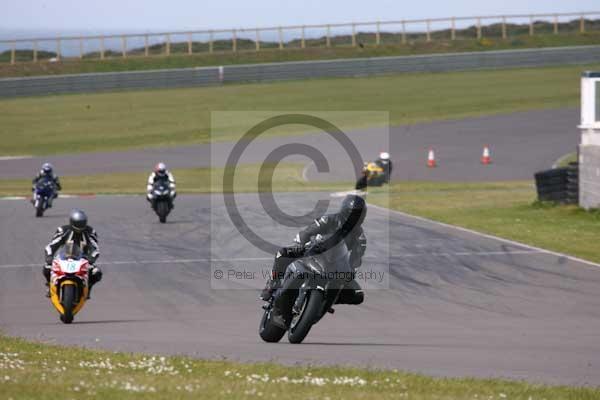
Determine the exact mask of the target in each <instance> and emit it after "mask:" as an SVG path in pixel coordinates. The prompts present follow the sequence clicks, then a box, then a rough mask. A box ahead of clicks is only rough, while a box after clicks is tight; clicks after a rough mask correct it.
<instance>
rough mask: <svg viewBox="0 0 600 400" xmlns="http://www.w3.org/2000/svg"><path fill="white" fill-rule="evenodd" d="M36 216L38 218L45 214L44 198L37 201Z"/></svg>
mask: <svg viewBox="0 0 600 400" xmlns="http://www.w3.org/2000/svg"><path fill="white" fill-rule="evenodd" d="M35 216H36V217H38V218H39V217H42V216H44V202H43V201H42V200H37V201H36V202H35Z"/></svg>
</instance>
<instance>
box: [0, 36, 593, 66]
mask: <svg viewBox="0 0 600 400" xmlns="http://www.w3.org/2000/svg"><path fill="white" fill-rule="evenodd" d="M526 29H527V28H525V30H526ZM536 29H537V30H538V31H539V27H538V28H536ZM496 33H497V34H500V32H496ZM467 35H468V36H470V37H464V36H463V37H461V39H460V40H448V37H449V32H441V33H440V35H436V34H435V33H434V34H433V35H432V36H433V39H434V40H432V41H430V42H427V41H425V40H423V39H424V38H423V37H421V40H413V39H411V40H409V41H407V43H406V44H403V43H402V42H401V36H400V35H389V34H385V35H384V37H383V44H382V45H380V46H375V44H374V43H366V42H364V41H363V40H361V39H366V38H361V37H359V38H358V39H359V41H360V42H361V44H362V46H358V47H351V46H349V45H348V44H349V43H350V38H349V37H346V38H345V43H344V38H342V37H339V38H338V39H339V40H337V41H336V38H335V37H334V38H332V47H330V48H326V47H325V43H323V42H322V41H320V42H318V43H314V44H313V45H315V46H319V47H310V46H311V44H310V43H307V46H309V47H307V48H306V49H301V48H286V49H283V50H279V49H277V48H271V49H268V48H266V46H265V45H266V43H263V44H262V46H261V47H262V50H261V51H260V52H256V51H254V43H248V45H249V49H247V50H245V51H244V50H241V51H238V52H233V51H231V48H229V49H223V50H225V51H216V52H215V53H213V54H210V53H208V51H207V50H208V49H207V48H206V47H207V46H201V44H200V43H195V44H194V51H195V52H196V54H193V55H187V54H185V53H187V43H172V44H171V55H170V56H168V57H166V56H164V55H159V54H155V55H154V56H151V57H140V54H139V52H138V54H137V55H136V54H129V55H128V57H127V58H121V54H120V53H114V52H113V53H110V54H107V57H109V58H107V59H105V60H99V59H98V58H99V54H98V53H96V54H94V56H95V57H96V59H86V58H85V57H84V59H82V60H80V59H79V58H71V59H68V58H67V59H63V61H61V62H47V61H41V62H37V63H32V62H30V61H31V60H32V58H33V54H32V52H31V51H27V50H19V51H17V53H16V56H17V61H18V62H17V63H15V64H14V65H11V64H10V51H5V52H4V53H1V54H0V77H16V76H33V75H58V74H79V73H97V72H117V71H139V70H149V69H165V68H189V67H201V66H213V65H230V64H250V63H253V64H254V63H268V62H284V61H307V60H327V59H337V58H363V57H386V56H402V55H416V54H435V53H450V52H468V51H489V50H513V49H514V50H516V49H526V48H538V47H557V46H581V45H593V44H598V43H600V32H598V31H591V32H586V33H584V34H580V33H578V32H572V33H564V34H560V35H554V34H551V33H550V32H547V33H538V34H537V35H536V36H529V35H528V34H521V35H511V37H510V38H508V39H506V40H503V39H501V38H499V37H495V38H494V37H486V38H483V39H480V40H478V39H474V38H473V37H474V36H475V32H469V33H467ZM359 36H361V35H359ZM309 42H310V40H309ZM338 42H340V43H338ZM223 44H225V43H223ZM228 44H229V43H228ZM240 44H241V43H240ZM273 44H274V43H271V45H273ZM296 45H297V46H298V44H296ZM198 47H203V48H202V49H198ZM154 50H155V51H153V53H155V52H159V53H160V52H162V53H163V54H164V46H162V47H159V48H156V49H154ZM227 50H229V51H227ZM249 50H250V51H249ZM199 51H203V53H199ZM55 56H56V54H53V53H52V52H47V53H42V52H38V59H42V58H50V57H55Z"/></svg>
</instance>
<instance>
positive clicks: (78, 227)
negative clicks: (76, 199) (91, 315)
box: [43, 210, 102, 293]
mask: <svg viewBox="0 0 600 400" xmlns="http://www.w3.org/2000/svg"><path fill="white" fill-rule="evenodd" d="M67 243H72V244H74V245H76V246H78V247H79V248H80V249H81V251H82V252H83V256H84V257H85V258H86V259H87V260H88V261H89V263H90V267H89V269H88V272H89V285H90V287H89V293H91V290H92V286H94V284H96V283H98V282H100V280H101V279H102V271H101V270H100V268H98V267H97V266H96V265H95V263H96V261H97V260H98V257H99V256H100V249H99V247H98V235H97V234H96V231H95V230H94V228H92V227H91V226H89V225H88V224H87V216H86V215H85V213H84V212H83V211H81V210H73V211H71V215H70V216H69V224H68V225H63V226H59V227H58V228H57V229H56V232H55V233H54V236H52V240H50V243H48V245H47V246H46V249H45V256H46V265H45V266H44V270H43V272H44V277H45V278H46V284H47V285H48V284H49V283H50V272H51V270H52V261H53V259H54V255H55V254H56V252H57V251H58V250H59V249H60V248H61V247H62V246H64V245H65V244H67Z"/></svg>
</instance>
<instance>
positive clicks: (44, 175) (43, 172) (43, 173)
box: [31, 163, 62, 208]
mask: <svg viewBox="0 0 600 400" xmlns="http://www.w3.org/2000/svg"><path fill="white" fill-rule="evenodd" d="M44 179H48V180H50V181H51V182H52V183H54V187H55V189H56V191H55V192H54V197H52V198H50V199H48V208H52V201H53V200H54V199H55V198H57V197H58V191H59V190H62V186H60V180H59V179H58V176H57V175H55V174H54V171H53V168H52V164H50V163H44V165H42V169H40V172H38V174H37V175H36V176H35V178H33V180H32V181H31V183H32V186H31V191H32V192H34V191H35V185H36V184H37V183H38V182H39V181H41V180H44ZM32 202H33V199H32Z"/></svg>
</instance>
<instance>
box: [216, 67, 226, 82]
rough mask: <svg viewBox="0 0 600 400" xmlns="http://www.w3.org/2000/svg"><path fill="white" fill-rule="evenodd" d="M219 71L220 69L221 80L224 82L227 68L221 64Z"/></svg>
mask: <svg viewBox="0 0 600 400" xmlns="http://www.w3.org/2000/svg"><path fill="white" fill-rule="evenodd" d="M218 71H219V82H221V83H223V79H225V69H224V68H223V66H222V65H221V66H219V68H218Z"/></svg>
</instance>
